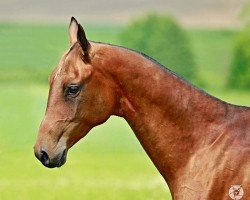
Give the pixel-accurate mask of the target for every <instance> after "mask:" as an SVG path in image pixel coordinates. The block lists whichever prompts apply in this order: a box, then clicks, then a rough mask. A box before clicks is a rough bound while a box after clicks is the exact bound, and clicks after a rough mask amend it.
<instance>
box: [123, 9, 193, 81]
mask: <svg viewBox="0 0 250 200" xmlns="http://www.w3.org/2000/svg"><path fill="white" fill-rule="evenodd" d="M120 39H121V42H122V44H123V45H124V46H127V47H129V48H132V49H135V50H137V51H141V52H143V53H145V54H147V55H149V56H151V57H152V58H154V59H156V60H157V61H159V62H160V63H161V64H163V65H165V66H167V67H168V68H170V69H171V70H173V71H174V72H176V73H177V74H179V75H181V76H183V77H185V78H187V79H188V80H192V81H194V80H195V79H196V73H195V72H196V71H195V64H194V57H193V54H192V52H191V49H190V46H189V41H188V37H187V35H186V33H185V32H184V31H183V29H182V28H181V27H180V26H179V25H178V23H177V22H176V21H175V20H174V19H173V18H171V17H169V16H160V15H156V14H152V13H151V14H149V15H147V16H146V17H144V18H141V19H139V20H136V21H133V22H132V23H131V24H130V25H128V26H127V27H126V28H125V29H124V30H123V31H122V32H121V34H120Z"/></svg>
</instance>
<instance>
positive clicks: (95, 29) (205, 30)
mask: <svg viewBox="0 0 250 200" xmlns="http://www.w3.org/2000/svg"><path fill="white" fill-rule="evenodd" d="M108 2H109V1H108ZM128 2H129V1H128ZM146 2H150V1H146ZM157 2H158V1H157ZM157 2H155V4H156V3H157ZM194 2H196V1H194ZM47 3H48V7H49V5H50V3H49V2H47ZM64 3H65V2H64ZM119 3H120V4H121V6H122V5H123V4H122V2H121V1H119V2H118V4H119ZM159 3H161V1H159ZM181 3H182V4H181V5H182V6H179V7H180V8H179V7H178V5H176V6H177V8H179V10H183V12H184V11H185V9H184V8H183V4H184V5H185V1H181ZM51 4H52V5H53V3H51ZM151 4H152V3H151ZM151 4H150V3H148V5H149V7H150V6H151ZM0 5H1V6H0V11H2V13H4V12H3V11H5V10H4V9H7V11H8V9H10V8H9V7H8V6H10V5H11V4H8V3H6V1H0ZM18 5H19V4H17V5H15V4H13V6H14V8H16V10H18V9H19V10H21V11H22V12H21V11H20V13H24V14H25V10H23V7H18ZM240 5H241V7H240V10H242V8H244V10H248V9H245V7H247V6H243V5H245V4H244V3H241V4H240ZM15 6H16V7H15ZM65 6H66V7H69V8H71V7H74V6H75V7H76V6H77V5H74V4H72V5H71V4H70V5H68V4H66V5H65ZM59 7H60V6H59ZM90 7H91V6H90ZM92 7H94V6H93V5H92ZM161 7H163V8H164V12H163V11H161V10H160V11H161V12H160V11H159V9H158V11H157V12H155V13H154V15H156V18H153V19H152V18H150V20H151V21H152V22H151V23H149V22H148V21H147V19H149V17H148V16H146V13H147V12H146V11H145V10H141V11H140V12H139V11H138V13H140V17H139V18H138V17H134V16H132V17H131V18H128V19H126V20H125V19H124V18H121V19H120V18H117V19H114V21H112V20H110V21H108V22H104V21H102V20H100V19H99V18H98V19H96V20H93V22H91V20H90V22H91V23H90V22H88V23H85V24H83V25H84V28H85V31H86V33H87V37H88V38H89V39H90V40H94V41H102V42H106V43H112V44H118V45H124V46H129V47H132V48H134V49H138V50H141V51H144V52H146V53H148V54H149V56H152V57H155V58H157V56H158V54H157V48H161V47H159V46H157V45H156V47H157V48H156V51H152V54H151V53H150V51H149V50H148V52H147V49H150V50H153V47H154V46H150V45H151V44H152V43H153V44H155V43H157V42H159V41H161V42H160V43H163V42H162V40H163V38H162V37H163V36H159V35H158V37H151V38H150V37H147V35H150V34H156V33H157V34H158V33H159V32H157V31H156V32H153V33H152V32H151V31H155V29H148V30H146V29H145V27H144V28H142V29H143V34H141V33H139V32H140V31H139V32H138V29H135V28H134V27H140V26H139V24H140V25H141V27H143V23H144V22H145V21H146V22H147V23H149V26H151V25H152V24H156V23H154V22H155V21H156V20H158V17H157V16H159V18H160V19H159V23H158V24H161V25H160V26H163V27H165V26H167V24H168V23H169V20H166V16H167V18H168V17H169V16H171V15H175V17H174V18H172V17H169V19H170V23H172V22H173V23H174V24H175V25H174V30H175V31H177V32H178V31H179V32H178V33H180V35H182V36H181V38H182V39H183V38H184V39H183V41H184V42H185V45H184V47H185V48H187V50H185V51H180V48H184V47H183V44H181V45H180V47H178V48H177V47H176V43H174V42H171V41H167V40H168V39H169V38H173V40H175V39H176V37H178V36H177V34H176V32H175V31H174V32H173V33H172V32H171V31H170V32H169V31H168V30H165V29H162V31H166V34H169V37H165V38H164V39H166V43H164V44H167V45H174V47H173V48H171V51H170V52H167V53H174V55H173V56H175V55H177V54H178V55H179V57H177V59H176V60H178V59H181V61H182V62H180V63H181V65H184V64H185V63H189V64H190V65H192V69H190V70H193V71H192V75H193V74H195V76H192V75H191V76H189V75H188V73H187V76H186V75H185V72H184V73H183V76H185V77H186V79H188V80H189V81H191V82H193V83H194V84H196V85H198V86H199V87H201V88H202V89H204V90H205V91H207V92H208V93H210V94H212V95H215V96H217V97H219V98H221V99H223V100H225V101H227V102H230V103H234V104H240V105H248V106H250V88H249V87H248V83H249V81H250V80H249V76H248V78H245V79H244V78H243V81H245V83H246V85H247V87H245V86H244V84H243V86H242V85H237V84H236V86H235V85H234V84H230V80H232V78H230V77H231V76H232V74H234V73H232V71H233V69H234V68H235V63H237V62H236V61H237V59H238V60H244V59H245V60H246V62H245V63H246V64H245V65H244V67H243V68H242V70H243V72H242V73H239V74H248V75H249V70H250V66H249V63H250V62H249V60H248V58H249V57H248V56H249V55H250V54H248V52H249V48H244V47H242V46H240V45H241V43H243V45H244V44H245V43H247V42H241V39H239V38H242V35H245V34H243V33H242V32H245V30H248V28H247V27H248V22H247V20H245V21H241V23H239V24H238V23H232V24H229V25H228V23H226V22H224V25H221V23H219V24H220V25H218V24H217V21H216V19H215V23H214V24H212V25H211V24H210V22H211V20H210V21H209V23H207V24H206V23H205V22H203V21H202V22H200V21H197V22H196V23H195V22H193V23H191V22H187V21H185V20H183V19H184V18H181V15H178V12H175V10H174V9H172V12H173V13H171V10H170V11H169V12H167V7H164V6H161ZM204 7H205V6H204ZM28 8H29V7H28ZM46 8H47V7H46ZM84 9H86V8H83V10H84ZM103 9H105V8H103ZM44 10H46V9H45V7H44ZM47 10H48V9H47ZM112 10H114V11H116V10H119V9H118V7H117V8H116V7H115V6H114V8H112ZM155 10H157V9H155ZM165 10H166V11H165ZM7 11H6V13H7V14H5V15H4V14H2V15H0V91H1V97H0V112H1V115H0V127H1V130H0V199H4V200H5V199H16V200H18V199H48V200H50V199H53V200H54V199H86V200H87V199H91V200H92V199H97V200H98V199H100V200H101V199H121V200H122V199H124V200H125V199H139V200H140V199H141V200H142V199H143V200H146V199H171V196H170V193H169V190H168V189H167V186H166V184H165V182H164V180H163V178H162V177H161V176H160V174H159V173H158V172H157V170H156V168H155V167H154V166H153V164H152V162H151V161H150V160H149V158H148V157H147V155H146V153H145V152H144V151H143V149H142V147H141V146H140V144H139V142H138V141H137V140H136V138H135V136H134V134H133V132H132V131H131V129H130V128H129V126H128V125H127V124H126V122H125V121H124V120H123V119H120V118H117V117H111V118H110V119H109V120H108V121H107V122H106V123H105V124H103V125H101V126H99V127H96V128H95V129H93V130H92V131H91V132H90V133H89V134H88V135H87V136H86V137H85V138H84V139H82V140H81V141H80V142H79V143H77V144H76V145H75V146H74V147H73V148H72V149H71V150H70V152H69V155H68V161H67V163H66V165H65V166H63V167H62V168H59V169H47V168H45V167H43V166H42V165H41V164H40V163H39V162H38V160H37V159H36V158H35V157H34V155H33V145H34V143H35V140H36V135H37V130H38V127H39V123H40V121H41V119H42V117H43V114H44V112H45V108H46V101H47V95H48V83H47V77H48V75H49V73H50V72H51V70H52V69H53V68H54V67H55V66H56V65H57V62H58V60H59V58H60V56H61V55H62V53H63V52H64V51H65V50H66V49H67V48H68V32H67V28H68V21H69V17H68V15H66V16H64V17H63V18H62V19H63V20H60V19H59V18H56V17H58V16H61V15H60V13H61V12H62V13H63V12H64V11H65V10H62V11H60V12H59V11H58V13H56V15H55V16H56V17H55V18H56V19H57V20H55V21H53V19H54V18H53V16H51V15H49V14H48V13H47V12H45V13H44V15H45V16H46V17H44V18H43V15H41V16H40V18H39V17H38V15H36V13H35V12H34V11H33V13H31V14H30V16H31V17H30V18H29V15H27V16H28V17H27V16H26V15H24V14H23V15H20V17H18V16H19V15H18V12H16V13H14V14H13V12H9V15H10V16H14V17H13V18H11V17H9V18H8V12H7ZM39 11H40V12H41V13H42V11H43V10H42V11H41V10H38V11H37V12H38V14H39V13H40V12H39ZM131 12H132V11H131ZM159 12H160V13H161V14H158V13H159ZM197 12H198V10H197ZM225 12H226V11H225ZM247 12H248V11H244V16H247V14H245V13H247ZM41 13H40V14H41ZM134 13H136V10H135V11H134ZM166 13H168V14H166ZM102 14H103V13H102ZM121 14H123V13H121ZM212 14H213V13H211V15H212ZM15 15H16V16H15ZM70 15H74V12H73V11H72V12H71V13H70ZM96 15H97V14H96ZM103 15H105V13H104V14H103ZM110 15H111V17H112V14H110ZM116 15H117V13H114V16H116ZM33 16H34V17H33ZM91 16H92V15H91ZM97 16H98V15H97ZM138 16H139V15H138ZM76 17H77V16H76ZM161 17H163V18H164V19H165V21H164V19H163V22H162V21H161ZM205 17H206V15H204V18H205ZM66 18H67V20H65V19H66ZM80 18H83V17H80ZM100 18H101V17H100ZM221 18H223V16H221ZM221 18H220V17H218V19H217V20H218V21H219V20H220V19H221ZM48 19H49V20H48ZM50 19H51V20H52V22H51V21H50ZM201 19H202V17H201ZM43 20H44V21H43ZM98 20H99V21H98ZM134 20H135V21H134ZM150 20H149V21H150ZM203 20H205V19H203ZM79 21H80V22H81V19H80V20H79ZM119 21H121V22H122V23H117V22H119ZM166 21H167V22H166ZM222 21H223V20H222ZM232 21H233V20H232ZM165 22H166V23H167V24H165ZM134 24H136V26H134ZM137 25H138V26H137ZM157 28H158V27H156V29H157ZM139 30H141V29H139ZM140 34H141V35H140ZM145 34H146V36H145ZM171 34H172V35H171ZM141 37H142V40H141V41H138V40H140V38H141ZM157 38H158V39H157ZM247 38H249V35H248V37H247ZM133 40H134V42H132V43H131V41H133ZM147 40H148V41H147ZM158 40H159V41H158ZM247 40H249V39H246V41H247ZM136 41H138V44H137V43H136ZM238 41H240V42H238ZM244 41H245V40H244ZM140 42H141V43H142V46H140V45H141V43H140ZM150 42H151V43H150ZM164 42H165V40H164ZM146 43H147V44H148V45H149V46H150V47H152V48H149V47H148V48H146V49H143V48H144V46H143V45H144V44H146ZM133 45H135V46H133ZM146 47H147V46H146ZM162 48H163V49H164V47H162ZM237 49H247V50H246V51H245V52H246V53H244V55H246V56H244V58H238V57H237V53H235V52H237V51H238V50H237ZM155 52H156V53H155ZM177 52H182V53H177ZM183 52H184V53H183ZM185 52H189V53H188V54H187V55H188V58H190V59H192V61H191V62H190V61H185V60H184V59H187V55H186V54H185ZM183 54H185V56H186V57H185V56H184V57H183ZM240 55H242V54H240ZM166 57H167V56H166ZM164 58H165V57H164V56H163V57H159V59H163V60H162V61H161V62H162V63H164V64H165V62H166V63H167V64H168V59H167V61H165V60H164ZM170 58H171V56H170ZM157 60H158V59H157ZM235 60H236V61H235ZM169 63H170V66H169V67H170V68H171V69H173V70H174V69H177V68H175V67H176V66H177V65H178V67H184V70H188V69H187V68H188V67H190V68H191V66H179V64H177V63H175V62H172V61H169ZM175 65H176V66H175ZM237 66H238V65H237ZM237 66H236V68H237ZM245 68H247V69H245ZM237 69H238V68H237ZM178 70H180V73H182V71H181V70H182V68H178ZM244 70H245V71H244ZM238 71H239V70H238ZM240 80H241V78H240ZM233 81H236V82H237V80H234V79H233ZM241 86H242V87H241ZM170 145H171V144H170Z"/></svg>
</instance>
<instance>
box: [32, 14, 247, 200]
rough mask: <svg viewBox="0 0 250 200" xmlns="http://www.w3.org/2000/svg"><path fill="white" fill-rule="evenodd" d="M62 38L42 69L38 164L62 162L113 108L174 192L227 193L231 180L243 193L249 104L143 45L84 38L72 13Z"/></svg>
mask: <svg viewBox="0 0 250 200" xmlns="http://www.w3.org/2000/svg"><path fill="white" fill-rule="evenodd" d="M69 40H70V49H69V50H68V51H67V52H66V53H65V54H64V55H63V56H62V58H61V60H60V62H59V64H58V66H57V67H56V68H55V69H54V71H53V72H52V73H51V75H50V77H49V83H50V90H49V97H48V103H47V109H46V113H45V117H44V119H43V121H42V123H41V125H40V128H39V133H38V136H37V142H36V144H35V146H34V152H35V155H36V157H37V158H38V159H39V160H40V161H41V162H42V164H43V165H44V166H46V167H49V168H53V167H60V166H62V165H63V164H64V163H65V162H66V156H67V151H68V150H69V148H71V147H72V146H73V145H74V144H75V143H76V142H77V141H79V140H80V139H81V138H83V137H84V136H85V135H86V134H87V133H88V132H89V131H90V130H91V129H92V128H93V127H95V126H97V125H100V124H102V123H104V122H105V121H106V120H107V119H108V118H109V117H110V116H111V115H116V116H119V117H123V118H124V119H125V120H126V121H127V122H128V124H129V125H130V127H131V128H132V130H133V131H134V133H135V135H136V137H137V138H138V140H139V141H140V143H141V145H142V146H143V148H144V149H145V151H146V153H147V154H148V156H149V157H150V159H151V160H152V162H153V163H154V165H155V166H156V168H157V169H158V170H159V172H160V173H161V175H162V176H163V177H164V179H165V180H166V183H167V184H168V186H169V188H170V191H171V195H172V197H173V199H175V200H196V199H201V200H205V199H207V200H208V199H209V200H212V199H214V200H218V199H223V200H224V199H230V196H229V195H230V194H229V190H230V188H231V187H232V186H234V185H240V186H241V188H242V189H243V190H244V196H243V198H244V197H246V198H250V108H249V107H244V106H236V105H232V104H229V103H226V102H224V101H221V100H219V99H217V98H215V97H213V96H211V95H209V94H207V93H205V92H203V91H201V90H199V89H198V88H196V87H194V86H193V85H192V84H190V83H188V82H187V81H185V80H183V79H182V78H180V77H178V76H177V75H176V74H174V73H173V72H171V71H170V70H168V69H166V68H165V67H163V66H161V65H160V64H159V63H157V62H156V61H154V60H153V59H150V58H149V57H147V56H145V55H144V54H142V53H139V52H136V51H133V50H130V49H127V48H124V47H119V46H115V45H110V44H104V43H97V42H93V41H88V40H87V38H86V35H85V32H84V30H83V28H82V26H81V25H80V24H79V23H78V22H77V21H76V19H75V18H73V17H72V19H71V22H70V25H69ZM166 48H167V47H166ZM159 51H160V49H159ZM236 193H237V192H235V194H236ZM238 193H239V192H238ZM241 194H242V193H241Z"/></svg>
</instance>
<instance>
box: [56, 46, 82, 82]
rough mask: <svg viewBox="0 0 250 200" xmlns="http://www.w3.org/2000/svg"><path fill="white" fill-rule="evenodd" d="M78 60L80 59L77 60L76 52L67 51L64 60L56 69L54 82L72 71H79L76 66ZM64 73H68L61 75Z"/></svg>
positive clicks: (61, 60) (62, 59)
mask: <svg viewBox="0 0 250 200" xmlns="http://www.w3.org/2000/svg"><path fill="white" fill-rule="evenodd" d="M77 60H78V58H77V52H76V50H71V49H70V50H68V51H66V52H65V53H64V54H63V56H62V58H61V59H60V61H59V64H58V66H57V68H56V69H55V72H54V77H53V80H55V79H56V78H57V77H59V75H62V74H67V73H69V72H71V71H76V70H77V65H76V62H77ZM62 71H64V72H66V73H61V72H62Z"/></svg>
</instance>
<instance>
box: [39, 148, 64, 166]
mask: <svg viewBox="0 0 250 200" xmlns="http://www.w3.org/2000/svg"><path fill="white" fill-rule="evenodd" d="M35 156H36V157H37V159H38V160H40V161H41V163H42V164H43V165H44V166H45V167H48V168H54V167H61V166H62V165H63V164H64V163H65V162H66V158H67V149H64V150H63V151H61V152H60V153H58V154H57V155H56V156H54V157H53V158H52V157H51V158H50V157H49V155H48V153H47V152H46V151H45V150H43V149H42V150H41V151H40V152H36V151H35Z"/></svg>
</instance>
